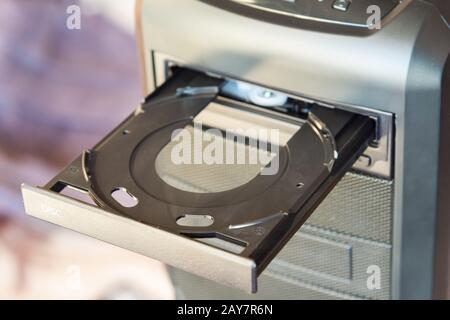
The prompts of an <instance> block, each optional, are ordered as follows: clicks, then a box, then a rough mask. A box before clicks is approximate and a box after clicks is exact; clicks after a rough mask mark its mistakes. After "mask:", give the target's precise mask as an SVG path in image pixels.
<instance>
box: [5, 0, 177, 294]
mask: <svg viewBox="0 0 450 320" xmlns="http://www.w3.org/2000/svg"><path fill="white" fill-rule="evenodd" d="M70 5H78V6H79V8H80V12H81V15H80V18H81V20H80V22H81V24H80V26H81V29H74V30H70V29H68V28H67V26H66V22H67V19H68V17H69V14H68V13H67V12H66V10H67V8H68V6H70ZM0 70H1V72H0V299H122V298H137V299H171V298H173V297H174V292H173V289H172V286H171V284H170V281H169V278H168V275H167V272H166V270H165V268H164V266H163V265H161V264H160V263H158V262H156V261H154V260H151V259H149V258H146V257H143V256H140V255H137V254H134V253H131V252H129V251H126V250H123V249H120V248H117V247H114V246H112V245H109V244H106V243H103V242H100V241H97V240H94V239H91V238H88V237H85V236H83V235H80V234H77V233H75V232H71V231H68V230H66V229H63V228H60V227H56V226H52V225H50V224H47V223H45V222H39V221H37V220H36V219H34V218H31V217H27V216H26V215H25V213H24V209H23V204H22V199H21V194H20V184H21V183H22V182H27V183H28V184H31V185H44V184H45V183H46V182H47V181H49V180H50V179H51V178H52V177H53V176H55V175H56V174H57V173H58V172H59V171H61V170H62V169H63V168H64V166H65V165H66V164H67V163H69V162H70V161H71V160H73V159H74V158H76V157H77V156H78V155H79V154H80V151H81V150H83V149H85V148H89V147H92V146H93V145H94V144H95V143H96V142H97V141H98V140H99V139H100V138H101V137H103V136H104V135H105V134H106V133H108V132H109V131H110V130H111V129H112V128H114V127H115V126H116V125H117V124H118V123H120V122H121V120H123V119H124V118H125V117H126V116H127V115H128V114H129V113H130V112H131V111H132V110H133V109H134V107H135V106H136V105H138V103H139V101H140V100H141V95H142V93H141V84H140V70H139V61H138V52H137V48H136V43H135V37H134V1H133V0H84V1H82V0H79V1H77V0H69V1H64V0H39V1H35V0H1V1H0Z"/></svg>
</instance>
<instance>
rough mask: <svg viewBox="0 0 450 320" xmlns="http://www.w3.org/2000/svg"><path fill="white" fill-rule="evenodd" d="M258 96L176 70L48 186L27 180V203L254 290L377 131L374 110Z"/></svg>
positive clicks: (60, 221) (57, 219)
mask: <svg viewBox="0 0 450 320" xmlns="http://www.w3.org/2000/svg"><path fill="white" fill-rule="evenodd" d="M261 94H262V97H265V98H268V99H269V100H270V101H272V102H271V103H270V104H266V105H264V103H262V102H261V103H260V105H259V106H258V104H257V103H256V104H255V103H249V102H248V101H243V100H242V99H239V98H238V97H237V96H238V95H235V94H233V91H232V90H230V88H229V83H226V81H225V80H223V79H220V78H216V77H212V76H208V75H206V74H204V73H200V72H196V71H193V70H189V69H182V68H179V69H177V70H176V71H175V72H174V74H173V76H172V77H171V78H169V79H168V80H167V81H166V82H165V83H164V84H163V85H162V86H160V87H159V88H158V89H157V90H156V91H155V92H154V93H153V94H151V95H150V96H149V97H148V98H147V99H146V100H145V101H144V102H143V104H142V105H141V106H139V107H138V108H137V109H136V110H135V111H134V112H133V113H132V114H131V115H130V116H129V117H128V118H127V119H126V120H125V121H124V122H123V123H122V124H120V125H119V126H118V127H117V128H116V129H114V130H113V131H112V132H111V133H110V134H108V135H107V136H106V137H105V138H104V139H103V140H101V141H100V142H99V143H98V144H97V145H96V146H94V147H93V148H91V149H89V150H85V151H83V152H82V154H81V155H80V156H79V157H78V158H77V159H75V160H74V161H73V162H72V163H71V164H69V165H68V166H67V167H66V168H65V169H64V170H63V171H62V172H61V173H60V174H59V175H57V176H56V177H55V178H54V179H53V180H52V181H50V182H49V183H48V184H47V185H46V186H45V187H31V186H28V185H23V186H22V192H23V197H24V202H25V209H26V212H27V213H28V214H29V215H32V216H35V217H37V218H40V219H43V220H46V221H49V222H51V223H54V224H57V225H61V226H64V227H66V228H69V229H72V230H75V231H78V232H81V233H84V234H87V235H89V236H92V237H95V238H97V239H100V240H103V241H107V242H109V243H112V244H114V245H117V246H120V247H123V248H126V249H129V250H132V251H135V252H138V253H141V254H144V255H147V256H149V257H151V258H154V259H158V260H160V261H162V262H164V263H167V264H170V265H172V266H175V267H178V268H180V269H183V270H185V271H188V272H191V273H194V274H197V275H200V276H203V277H205V278H208V279H211V280H214V281H217V282H220V283H222V284H225V285H228V286H233V287H237V288H240V289H243V290H245V291H248V292H256V289H257V287H256V284H257V276H258V275H259V274H260V273H261V272H262V271H263V270H264V268H265V267H266V266H267V264H268V263H270V261H271V260H272V259H273V258H274V257H275V256H276V254H277V253H278V252H279V251H280V250H281V249H282V247H283V246H284V245H285V244H286V242H287V241H288V240H289V239H290V237H291V236H292V235H293V234H294V233H295V232H296V231H297V230H298V229H299V228H300V227H301V226H302V224H303V223H304V222H305V221H306V219H307V218H308V217H309V216H310V215H311V214H312V213H313V211H314V209H315V208H316V207H317V206H318V205H319V204H320V202H321V201H322V200H323V199H324V198H325V197H326V196H327V194H328V193H329V192H330V191H331V190H332V188H333V187H334V186H335V185H336V183H337V182H338V181H339V180H340V178H341V177H342V176H343V175H344V174H345V173H346V171H347V170H349V169H350V168H351V166H352V165H353V163H354V162H355V161H356V159H358V157H359V156H360V155H361V154H362V152H363V151H364V150H365V149H366V147H367V145H368V144H369V142H370V141H371V140H372V139H373V137H374V133H375V124H374V122H373V120H372V119H370V118H369V117H366V116H361V115H357V114H353V113H351V112H347V111H341V110H338V109H332V108H326V107H320V106H317V105H299V104H297V103H296V102H295V101H292V100H291V99H290V98H289V99H288V98H286V99H284V98H283V97H280V96H277V95H276V94H275V95H274V94H273V93H271V92H268V91H267V92H262V93H261ZM255 99H256V100H254V101H263V100H258V99H259V98H258V97H256V98H255ZM264 101H268V100H264ZM68 191H70V192H71V193H69V192H68Z"/></svg>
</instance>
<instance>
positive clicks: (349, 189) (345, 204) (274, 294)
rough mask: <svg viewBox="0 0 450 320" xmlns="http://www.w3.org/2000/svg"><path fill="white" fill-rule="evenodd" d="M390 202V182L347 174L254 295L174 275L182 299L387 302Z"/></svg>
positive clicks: (264, 276)
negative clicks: (365, 300)
mask: <svg viewBox="0 0 450 320" xmlns="http://www.w3.org/2000/svg"><path fill="white" fill-rule="evenodd" d="M392 196H393V184H392V182H389V181H386V180H382V179H377V178H372V177H367V176H364V175H360V174H356V173H348V174H347V175H346V176H345V177H344V178H343V179H342V180H341V182H340V183H339V184H338V185H337V186H336V187H335V189H334V190H333V191H332V192H331V193H330V195H328V197H327V198H326V199H325V201H324V202H323V203H322V204H321V205H320V207H319V208H318V209H317V210H316V212H315V213H313V215H312V217H311V218H310V219H309V220H308V221H307V223H306V224H305V225H304V226H303V227H302V228H301V230H300V231H299V232H298V233H297V234H296V235H295V236H294V237H293V238H292V239H291V240H290V241H289V243H288V244H287V245H286V246H285V248H284V249H283V250H282V251H281V252H280V253H279V255H278V256H277V257H276V259H274V261H272V263H271V264H270V265H269V266H268V267H267V269H266V271H265V272H264V273H263V274H262V275H261V276H260V277H259V279H258V287H259V289H258V293H257V294H255V295H248V294H245V293H243V292H241V291H238V290H233V289H230V288H226V287H224V286H221V285H218V284H216V283H213V282H211V281H208V280H204V279H200V278H198V277H196V276H193V275H189V274H187V273H184V272H182V271H179V270H173V269H172V270H171V273H172V276H173V279H174V283H175V285H176V287H177V290H178V292H179V293H180V297H184V298H188V299H200V298H203V299H230V298H232V299H253V298H254V299H388V298H390V291H391V224H392V222H391V221H392V204H391V202H392ZM378 280H379V282H378Z"/></svg>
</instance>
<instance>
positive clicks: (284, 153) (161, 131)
mask: <svg viewBox="0 0 450 320" xmlns="http://www.w3.org/2000/svg"><path fill="white" fill-rule="evenodd" d="M213 98H214V97H205V96H201V97H177V98H173V99H164V101H160V102H157V103H154V104H151V105H149V106H147V107H146V112H145V113H141V114H138V115H136V116H134V117H133V118H131V119H130V120H129V121H128V122H127V123H125V124H124V125H123V126H122V127H120V128H118V129H117V132H116V133H115V134H113V135H112V136H111V137H110V139H109V140H108V141H107V142H106V143H104V144H102V145H100V147H99V148H97V150H96V152H95V161H94V165H93V168H92V175H93V182H94V185H93V187H94V188H93V189H94V190H93V191H94V192H95V193H96V194H97V195H98V197H99V198H100V199H102V201H104V202H105V203H106V204H107V205H108V206H111V207H112V208H114V209H115V210H118V211H119V212H121V213H122V214H124V215H126V216H130V217H133V218H134V219H136V220H139V221H143V222H146V223H152V224H155V223H157V224H158V225H161V226H166V227H170V228H172V227H174V226H176V220H177V219H179V218H180V217H182V216H183V215H186V214H199V215H200V214H204V215H209V216H211V217H213V218H214V224H213V225H212V226H211V227H210V228H211V229H212V230H218V229H221V228H224V227H228V226H229V225H239V224H243V223H247V222H248V221H253V220H258V219H264V218H266V217H268V216H272V215H274V214H277V213H279V212H289V210H290V208H291V207H292V206H294V204H295V203H296V202H297V201H298V200H299V198H302V196H307V194H308V193H309V191H310V190H312V189H314V188H315V187H316V184H317V183H318V182H320V181H321V179H323V177H324V176H326V175H327V174H328V168H327V167H326V166H325V165H324V162H325V160H326V159H325V158H326V154H325V152H324V150H326V148H324V145H323V143H324V141H323V139H322V137H321V136H320V134H319V133H318V132H317V130H316V129H314V128H313V127H312V125H311V124H310V123H309V122H306V123H305V124H304V125H303V126H302V127H301V129H300V130H299V131H298V132H297V133H295V134H294V136H293V137H292V138H291V139H290V140H289V142H288V143H287V145H286V146H284V147H281V148H280V149H279V170H278V172H277V173H276V174H275V175H257V176H256V177H254V178H253V179H250V181H249V182H248V183H245V184H243V185H240V186H237V187H236V188H232V189H230V190H226V191H222V192H212V193H198V192H188V191H183V190H180V189H177V188H175V187H173V186H171V185H170V184H167V183H166V182H165V181H164V180H163V179H161V177H160V176H159V174H158V173H157V172H156V168H155V161H156V159H157V157H158V154H160V152H161V150H163V148H164V147H165V146H166V145H167V144H168V143H169V142H170V138H171V135H172V133H173V132H174V130H176V129H181V128H184V127H185V126H186V125H188V124H191V123H192V119H193V118H194V116H195V115H196V114H198V112H200V111H201V110H202V109H203V108H204V107H205V106H206V105H207V104H208V103H209V102H210V101H212V100H213ZM124 130H128V131H127V132H128V134H126V135H124V134H123V132H124ZM119 151H120V152H119ZM299 185H301V186H302V188H299V187H298V186H299ZM118 188H123V189H125V190H127V191H128V192H129V193H130V194H131V195H132V196H133V197H135V198H137V199H138V204H137V205H136V206H134V207H131V208H125V207H123V206H121V205H120V204H118V203H117V202H116V201H115V200H114V199H112V198H111V192H112V190H117V189H118ZM311 188H312V189H311ZM177 227H178V226H177ZM180 228H181V227H180Z"/></svg>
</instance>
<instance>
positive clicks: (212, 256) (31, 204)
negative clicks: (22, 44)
mask: <svg viewBox="0 0 450 320" xmlns="http://www.w3.org/2000/svg"><path fill="white" fill-rule="evenodd" d="M22 194H23V198H24V204H25V211H26V213H27V214H28V215H31V216H34V217H36V218H39V219H42V220H46V221H48V222H51V223H54V224H57V225H60V226H63V227H66V228H69V229H72V230H74V231H77V232H80V233H83V234H86V235H89V236H91V237H94V238H96V239H99V240H103V241H106V242H109V243H111V244H114V245H116V246H119V247H122V248H125V249H128V250H131V251H134V252H137V253H140V254H143V255H146V256H148V257H151V258H154V259H157V260H160V261H162V262H165V263H167V264H169V265H172V266H176V267H177V268H180V269H183V270H186V271H188V272H192V273H194V274H196V275H200V276H202V277H205V278H208V279H210V280H213V281H217V282H220V283H222V284H224V285H227V286H232V287H235V288H240V289H242V290H244V291H247V292H254V291H255V290H256V273H255V264H254V262H253V261H252V260H250V259H246V258H243V257H239V256H237V255H235V254H232V253H228V252H226V251H223V250H220V249H216V248H214V247H211V246H208V245H205V244H202V243H199V242H197V241H194V240H190V239H189V238H185V237H181V236H177V235H175V234H172V233H169V232H166V231H163V230H160V229H157V228H153V227H151V226H148V225H145V224H142V223H139V222H136V221H133V220H131V219H128V218H126V217H122V216H119V215H115V214H111V213H109V212H107V211H105V210H102V209H100V208H98V207H95V206H92V205H88V204H85V203H83V202H81V201H78V200H74V199H71V198H68V197H65V196H62V195H60V194H57V193H55V192H51V191H47V190H44V189H41V188H36V187H31V186H28V185H22Z"/></svg>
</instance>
